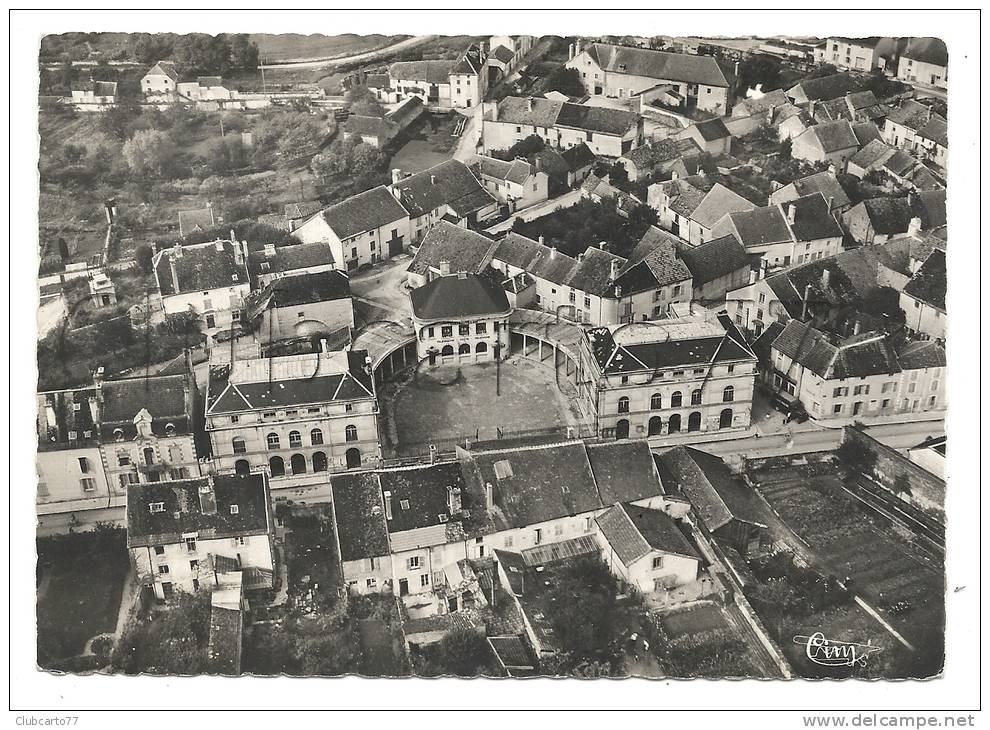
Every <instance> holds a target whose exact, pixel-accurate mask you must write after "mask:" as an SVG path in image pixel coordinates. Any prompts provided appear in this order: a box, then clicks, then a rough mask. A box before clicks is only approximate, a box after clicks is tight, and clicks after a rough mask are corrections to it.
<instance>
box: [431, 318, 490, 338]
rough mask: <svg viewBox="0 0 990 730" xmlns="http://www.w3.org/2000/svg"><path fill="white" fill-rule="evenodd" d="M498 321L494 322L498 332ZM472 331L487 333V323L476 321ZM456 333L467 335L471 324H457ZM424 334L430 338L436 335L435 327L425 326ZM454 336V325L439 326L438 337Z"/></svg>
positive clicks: (461, 335) (477, 333)
mask: <svg viewBox="0 0 990 730" xmlns="http://www.w3.org/2000/svg"><path fill="white" fill-rule="evenodd" d="M498 325H499V323H498V322H496V323H495V331H496V332H498V329H499V327H498ZM474 333H475V334H476V335H486V334H488V323H487V322H476V323H475V325H474ZM457 334H458V336H460V337H467V336H469V335H470V334H471V325H469V324H459V325H457ZM426 336H427V337H428V338H430V339H432V338H433V337H435V336H436V327H427V328H426ZM453 336H454V326H453V325H450V324H445V325H442V326H441V327H440V337H441V338H447V337H453Z"/></svg>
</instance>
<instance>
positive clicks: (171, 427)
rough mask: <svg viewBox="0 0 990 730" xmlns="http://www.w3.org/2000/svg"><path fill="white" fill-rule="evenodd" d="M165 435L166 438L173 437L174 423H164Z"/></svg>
mask: <svg viewBox="0 0 990 730" xmlns="http://www.w3.org/2000/svg"><path fill="white" fill-rule="evenodd" d="M165 435H166V436H175V424H174V423H166V424H165Z"/></svg>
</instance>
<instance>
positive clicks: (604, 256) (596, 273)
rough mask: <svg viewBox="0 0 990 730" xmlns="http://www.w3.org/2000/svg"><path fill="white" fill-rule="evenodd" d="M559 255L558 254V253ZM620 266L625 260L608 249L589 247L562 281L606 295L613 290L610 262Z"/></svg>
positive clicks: (573, 286)
mask: <svg viewBox="0 0 990 730" xmlns="http://www.w3.org/2000/svg"><path fill="white" fill-rule="evenodd" d="M558 255H559V254H558ZM613 261H614V262H616V263H617V264H618V266H619V267H621V266H622V265H623V264H624V263H625V262H626V260H625V259H624V258H622V257H621V256H616V255H615V254H613V253H609V252H608V251H602V250H601V249H598V248H594V247H589V248H588V249H587V250H586V251H585V252H584V255H583V256H581V258H580V259H579V260H578V262H577V266H575V267H574V269H573V270H572V271H571V275H570V276H569V277H568V278H567V280H566V281H565V282H564V283H565V286H569V287H571V288H572V289H577V290H579V291H583V292H585V293H587V294H595V295H597V296H608V295H610V294H611V293H612V292H613V291H614V288H613V287H614V283H615V282H613V281H612V262H613Z"/></svg>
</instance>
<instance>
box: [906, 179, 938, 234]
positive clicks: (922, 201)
mask: <svg viewBox="0 0 990 730" xmlns="http://www.w3.org/2000/svg"><path fill="white" fill-rule="evenodd" d="M910 201H911V204H912V205H911V209H912V210H913V211H915V213H917V215H918V217H920V218H921V225H922V227H923V228H924V229H925V230H932V229H934V228H939V227H940V226H944V225H945V222H946V215H945V188H941V189H939V190H922V191H920V192H917V193H915V194H914V195H913V196H912V197H911V198H910Z"/></svg>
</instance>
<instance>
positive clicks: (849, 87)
mask: <svg viewBox="0 0 990 730" xmlns="http://www.w3.org/2000/svg"><path fill="white" fill-rule="evenodd" d="M851 91H856V80H855V79H854V78H853V77H852V76H850V75H849V74H846V73H837V74H832V75H830V76H818V77H816V78H812V79H804V80H802V81H799V82H798V83H796V84H795V85H794V86H792V87H791V88H789V89H788V90H787V98H788V99H790V100H791V101H793V102H794V103H795V104H798V105H800V104H808V103H809V102H812V101H829V100H830V99H838V98H839V97H840V96H845V95H846V94H848V93H849V92H851Z"/></svg>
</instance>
